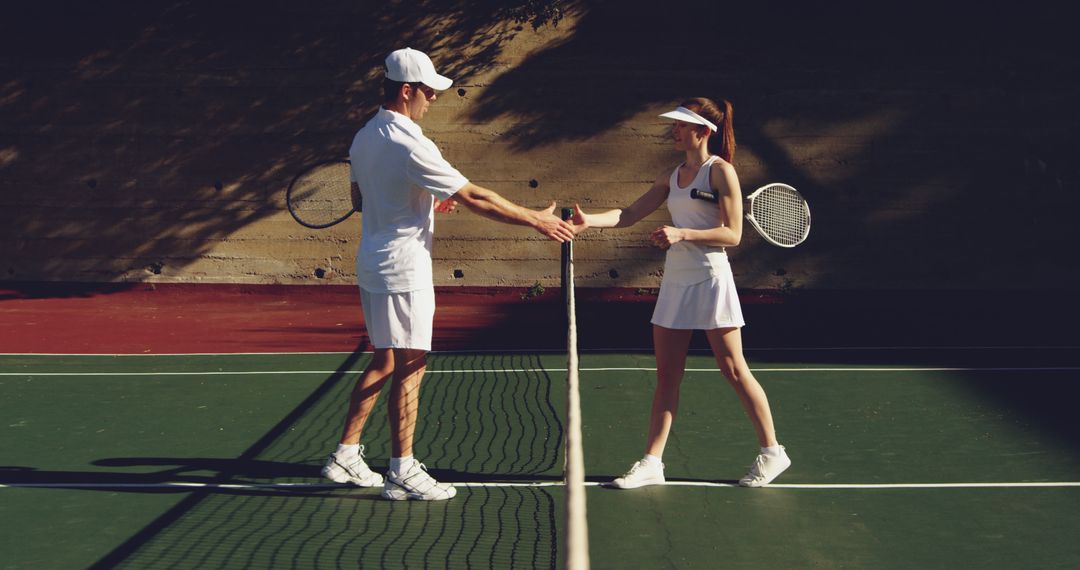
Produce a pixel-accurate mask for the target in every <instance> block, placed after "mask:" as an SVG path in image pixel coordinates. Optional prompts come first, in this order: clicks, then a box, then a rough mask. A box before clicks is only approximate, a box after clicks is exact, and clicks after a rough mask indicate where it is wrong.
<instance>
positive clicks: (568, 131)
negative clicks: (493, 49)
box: [472, 1, 1080, 289]
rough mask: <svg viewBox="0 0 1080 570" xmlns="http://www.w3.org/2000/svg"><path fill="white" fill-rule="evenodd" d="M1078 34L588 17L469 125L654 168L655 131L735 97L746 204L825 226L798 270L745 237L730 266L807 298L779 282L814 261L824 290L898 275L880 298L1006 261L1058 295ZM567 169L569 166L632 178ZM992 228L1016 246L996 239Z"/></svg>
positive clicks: (633, 6)
mask: <svg viewBox="0 0 1080 570" xmlns="http://www.w3.org/2000/svg"><path fill="white" fill-rule="evenodd" d="M1067 26H1068V24H1067V23H1066V21H1065V20H1063V19H1061V17H1060V13H1059V9H1058V8H1056V7H1055V6H1054V5H1053V4H1050V3H1046V4H1045V5H1043V3H1038V2H1036V3H1034V4H1027V5H1025V6H1024V7H1022V8H1020V9H1017V8H1016V7H1015V6H1011V7H1009V5H1006V4H1004V3H990V4H986V3H976V2H970V1H963V2H950V3H940V2H938V3H930V2H924V1H916V2H904V3H896V4H881V3H866V2H850V1H840V2H829V3H824V4H822V3H772V2H770V3H753V2H744V3H723V2H711V1H691V2H683V3H679V5H678V7H677V8H675V7H671V8H670V9H660V8H656V7H654V6H646V5H645V4H643V3H641V4H639V3H626V2H584V3H582V4H581V17H580V19H579V20H578V22H577V24H576V27H575V28H574V30H573V33H572V34H571V35H569V36H568V37H567V38H566V39H565V40H564V41H562V42H560V43H558V44H557V45H553V46H549V47H546V48H544V49H542V50H539V51H538V52H536V53H534V54H532V55H531V56H530V57H528V58H527V59H526V60H525V61H524V62H522V64H520V65H518V66H515V67H514V68H513V69H511V70H509V71H507V72H506V73H504V74H502V75H500V76H499V77H498V78H497V79H496V80H495V81H493V83H492V84H491V85H489V86H487V87H486V88H485V89H484V90H483V91H482V93H481V94H480V95H479V98H478V100H477V104H476V105H474V106H473V107H472V109H473V112H472V119H474V120H476V121H479V122H486V121H493V120H499V119H503V120H507V121H509V122H511V123H512V124H513V127H511V128H509V129H508V130H507V131H506V133H505V135H504V136H505V138H506V139H507V141H508V142H509V144H510V145H512V146H513V147H514V148H516V149H518V150H520V151H530V150H533V149H536V148H540V147H545V146H551V145H558V144H563V143H567V142H578V141H590V140H595V138H596V137H598V136H600V135H603V134H604V133H606V132H609V131H610V130H611V129H612V128H613V127H615V126H618V125H624V126H625V125H629V126H630V127H631V128H624V129H623V130H621V131H618V132H619V133H622V134H623V135H625V139H627V140H628V141H640V142H641V149H642V152H643V153H644V152H650V151H651V150H652V149H651V148H650V147H649V144H650V143H652V144H654V145H657V146H654V147H653V148H662V143H660V140H662V139H663V137H664V136H665V135H666V121H664V120H662V119H659V118H655V115H654V114H653V113H652V112H656V113H658V112H661V111H663V110H666V109H668V108H670V107H671V106H673V105H675V104H677V102H678V101H680V100H681V99H683V98H686V97H691V96H697V95H705V96H709V97H726V98H728V99H730V100H731V101H733V102H734V104H735V130H736V134H737V139H738V144H739V148H740V149H741V152H740V153H739V154H737V155H736V158H735V163H736V166H737V167H738V168H739V169H740V173H741V176H742V183H743V188H744V190H745V191H750V190H753V189H754V188H756V187H757V186H758V185H760V184H764V183H766V182H773V181H785V182H788V183H791V184H793V185H795V186H796V187H797V188H799V189H800V190H801V191H802V192H803V193H804V194H805V195H806V196H807V197H808V199H809V200H810V201H811V205H812V207H813V209H814V229H813V231H812V232H811V236H810V240H809V241H808V242H807V243H806V244H805V245H804V246H802V247H801V248H800V249H799V250H797V254H793V253H792V252H791V251H787V250H779V249H776V248H771V247H768V246H765V247H758V246H761V245H762V244H763V242H761V241H760V240H758V239H756V238H757V236H755V235H754V234H753V232H750V231H747V232H746V234H745V235H746V236H747V237H748V238H749V239H748V240H746V241H747V242H748V243H744V246H743V247H741V248H738V249H736V250H735V251H734V252H733V255H734V256H735V257H734V258H733V261H734V262H735V263H736V268H737V269H739V268H741V269H742V270H743V272H744V273H747V274H751V275H772V276H773V277H774V279H773V281H772V284H771V287H775V288H780V289H784V288H790V287H794V288H798V287H801V286H806V285H811V286H812V285H814V281H813V279H814V275H810V280H809V281H805V280H804V281H799V279H801V278H802V277H794V276H791V275H786V270H785V267H787V266H788V264H790V263H796V260H821V261H819V262H817V264H816V265H813V266H812V268H811V269H812V271H814V272H816V274H817V275H818V276H820V275H824V274H826V273H827V272H829V271H830V270H831V268H837V267H840V268H844V271H848V272H850V271H852V270H851V269H850V268H851V267H864V268H866V270H867V271H880V270H882V269H884V270H885V271H889V269H888V268H884V267H877V266H876V265H880V260H881V259H883V258H891V259H894V260H895V264H894V265H893V267H894V268H895V271H896V275H895V279H894V276H892V275H890V276H889V277H886V278H881V277H879V276H877V277H873V278H870V279H868V281H869V282H875V283H881V282H889V281H890V280H892V282H893V283H895V285H894V286H895V287H898V288H906V287H912V286H916V287H917V286H920V285H919V284H921V286H922V287H925V286H926V283H933V282H936V281H937V280H941V281H942V282H945V283H950V282H951V283H957V282H964V281H969V282H974V283H984V282H986V283H993V280H994V279H995V277H996V276H997V275H999V274H1000V273H999V271H1000V269H999V266H998V264H997V263H996V260H997V259H1008V258H1017V259H1019V260H1022V261H1023V262H1024V263H1025V264H1026V266H1025V267H1023V268H1018V270H1019V271H1024V270H1028V271H1030V272H1031V274H1036V273H1037V272H1041V271H1043V270H1045V271H1047V274H1052V275H1053V278H1052V279H1051V280H1050V281H1048V282H1047V283H1046V286H1048V287H1052V288H1057V287H1061V286H1068V287H1080V271H1078V270H1077V269H1076V264H1067V263H1064V262H1063V257H1064V256H1066V255H1068V253H1067V252H1066V251H1065V250H1064V248H1063V247H1062V246H1061V245H1060V244H1061V243H1065V242H1067V241H1068V239H1067V238H1068V235H1067V234H1068V232H1069V230H1068V229H1067V228H1069V227H1071V223H1070V222H1069V221H1068V219H1067V216H1068V214H1067V212H1070V211H1073V210H1075V207H1077V206H1080V168H1078V167H1077V165H1076V164H1075V161H1072V160H1070V159H1069V158H1068V157H1069V156H1070V155H1074V154H1075V153H1076V152H1077V151H1078V150H1080V137H1077V136H1076V135H1075V133H1076V132H1077V129H1078V127H1080V116H1078V114H1077V113H1076V112H1075V111H1074V109H1073V103H1072V102H1070V100H1074V99H1075V97H1076V96H1077V95H1078V92H1080V81H1077V77H1080V74H1078V71H1080V64H1078V63H1077V61H1076V60H1074V59H1072V58H1071V57H1070V56H1067V55H1066V54H1067V53H1069V51H1068V49H1067V47H1068V46H1067V43H1068V40H1066V39H1065V38H1067V37H1069V34H1068V33H1067V30H1066V27H1067ZM647 111H648V112H650V113H649V114H646V115H644V117H642V114H643V113H645V112H647ZM646 121H647V122H646ZM604 148H609V147H603V146H601V147H599V150H597V151H596V152H598V153H603V152H605V151H604V150H603V149H604ZM747 151H749V152H747ZM576 152H577V154H576V155H575V156H574V157H569V156H568V157H567V160H568V161H579V160H586V161H588V160H594V161H595V162H596V163H598V164H610V165H611V167H617V168H624V169H635V168H640V165H638V164H635V162H634V161H626V160H625V158H626V157H625V156H609V157H606V158H605V157H602V156H601V157H598V158H595V159H594V157H592V156H590V155H589V154H588V152H582V151H581V149H580V148H578V149H577V150H576ZM582 157H584V158H582ZM678 160H679V157H678V156H677V153H674V152H672V153H671V164H672V165H673V164H674V163H675V162H677V161H678ZM656 174H657V173H653V172H646V173H643V176H646V177H652V176H655V175H656ZM644 189H645V188H644V187H643V188H641V189H640V190H642V191H643V190H644ZM636 195H637V194H633V196H636ZM630 199H632V197H631V198H628V201H629V200H630ZM990 220H995V221H1002V220H1010V222H1013V223H1015V224H1016V225H1015V226H1014V229H1016V230H1017V231H1018V233H1019V234H1022V235H1023V236H1024V237H1023V239H1019V240H1008V239H1006V240H1000V239H994V238H989V237H988V236H987V233H986V232H987V229H988V228H987V223H988V221H990ZM988 241H992V242H993V243H994V245H993V247H992V248H991V247H988V245H987V242H988ZM1002 241H1004V242H1006V243H1000V242H1002ZM747 246H749V247H747ZM991 252H992V253H991ZM825 260H827V261H825ZM650 261H654V260H651V259H650ZM629 263H630V262H629V261H627V262H624V265H626V264H629ZM804 263H810V264H812V263H814V262H812V261H811V262H805V261H804ZM823 280H824V279H823ZM824 281H827V280H824ZM1032 282H1034V280H1032ZM912 284H915V285H912ZM819 286H820V285H819ZM836 286H837V285H836V284H835V283H834V284H832V285H831V287H836ZM860 286H863V285H862V284H860V283H857V282H851V283H849V284H847V285H846V287H855V288H858V287H860ZM879 287H880V285H879Z"/></svg>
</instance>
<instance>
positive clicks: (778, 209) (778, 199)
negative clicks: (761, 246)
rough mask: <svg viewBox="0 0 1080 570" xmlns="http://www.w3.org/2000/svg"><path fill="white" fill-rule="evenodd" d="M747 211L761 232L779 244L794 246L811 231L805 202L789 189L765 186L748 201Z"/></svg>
mask: <svg viewBox="0 0 1080 570" xmlns="http://www.w3.org/2000/svg"><path fill="white" fill-rule="evenodd" d="M750 214H751V215H752V216H753V217H754V220H755V221H756V222H757V224H758V227H759V228H761V231H762V232H763V233H765V234H766V235H767V236H768V237H769V238H771V239H773V240H775V241H776V242H777V243H778V244H779V245H796V244H798V243H800V242H802V241H803V240H804V239H806V234H807V233H808V232H809V231H810V213H809V211H808V208H807V207H806V201H805V200H803V198H802V196H800V195H799V194H798V193H797V192H795V191H794V190H791V189H788V188H784V187H780V186H775V187H771V188H767V189H766V190H765V191H764V192H762V193H761V194H759V195H758V196H757V197H755V198H754V200H753V201H752V202H751V204H750Z"/></svg>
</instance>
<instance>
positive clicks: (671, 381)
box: [574, 97, 791, 489]
mask: <svg viewBox="0 0 1080 570" xmlns="http://www.w3.org/2000/svg"><path fill="white" fill-rule="evenodd" d="M731 115H732V108H731V103H729V102H728V101H722V106H718V105H717V104H716V103H714V102H712V101H711V100H709V99H705V98H703V97H699V98H695V99H690V100H688V101H685V102H683V103H682V105H681V106H679V108H677V109H675V110H674V111H671V112H668V113H664V114H663V115H660V116H661V117H665V118H670V119H674V120H675V122H674V124H673V125H672V127H671V138H672V139H673V141H674V144H675V150H679V151H682V152H684V153H685V155H686V159H685V161H684V162H683V163H682V164H680V165H679V166H677V167H676V168H675V170H674V171H672V172H671V173H670V174H669V173H667V172H664V173H663V174H661V175H660V177H659V178H657V179H656V182H655V183H653V185H652V188H650V189H649V190H648V191H647V192H645V193H644V194H643V195H642V196H641V197H640V198H638V199H637V200H636V201H635V202H634V203H633V204H631V205H630V206H629V207H627V208H624V209H622V210H610V211H607V212H603V213H599V214H586V213H584V212H582V211H581V208H580V207H575V213H574V225H575V229H576V231H578V232H580V231H583V230H585V229H587V228H590V227H592V228H611V227H615V228H622V227H627V226H631V225H633V224H635V223H637V222H638V221H639V220H641V219H642V218H644V217H645V216H647V215H648V214H650V213H651V212H653V211H654V210H656V209H657V208H659V207H660V205H661V204H663V203H664V201H665V200H667V203H668V210H669V211H670V213H671V218H672V223H673V225H671V226H663V227H660V228H657V229H656V231H654V232H653V233H652V235H651V238H652V241H653V243H655V244H656V245H657V246H658V247H660V248H663V249H665V250H667V254H666V259H665V262H664V277H663V282H662V283H661V286H660V295H659V297H658V298H657V301H656V308H655V310H654V312H653V317H652V324H653V345H654V347H655V351H656V392H655V393H654V394H653V403H652V416H651V419H650V421H649V435H648V440H647V441H646V445H645V457H644V458H642V459H641V460H640V461H638V462H636V463H634V465H633V466H632V467H631V468H630V471H628V472H627V473H626V474H625V475H623V476H622V477H619V478H618V479H615V480H614V481H613V482H612V483H611V486H613V487H616V488H619V489H633V488H636V487H642V486H645V485H655V484H659V483H663V482H664V464H663V463H662V461H661V458H662V457H663V454H664V446H665V444H666V443H667V439H668V434H669V433H670V432H671V425H672V423H673V422H674V420H675V414H676V412H677V411H678V408H679V385H680V383H681V382H682V377H683V372H684V370H685V368H686V354H687V351H688V350H689V347H690V337H691V335H692V334H693V331H694V330H695V329H700V330H704V331H705V336H706V338H708V341H709V346H710V347H711V348H712V352H713V354H714V355H715V357H716V363H717V364H718V365H719V367H720V371H721V372H722V373H723V375H724V377H726V378H727V380H728V382H729V383H730V384H731V386H732V387H733V388H734V389H735V393H736V394H738V396H739V400H740V402H742V406H743V408H744V409H745V410H746V413H747V415H749V417H750V421H751V422H752V423H753V424H754V430H755V431H756V432H757V437H758V442H759V444H760V445H761V453H760V455H758V457H757V459H756V460H755V461H754V464H753V465H752V466H751V467H750V472H749V473H747V474H746V476H745V477H743V478H742V479H741V480H740V481H739V484H740V485H742V486H744V487H761V486H764V485H767V484H769V483H770V482H771V481H772V480H773V479H775V478H776V477H777V476H778V475H780V473H782V472H783V471H784V470H785V469H787V468H788V466H790V465H791V460H790V459H789V458H788V456H787V453H786V452H785V450H784V447H783V446H782V445H780V444H779V443H778V442H777V441H776V432H775V430H774V429H773V420H772V413H771V412H770V410H769V401H768V399H767V398H766V397H765V391H764V390H762V388H761V385H760V384H758V382H757V380H756V379H755V378H754V375H753V374H751V372H750V368H749V367H748V366H747V364H746V359H745V357H744V356H743V351H742V334H741V332H740V327H742V326H743V324H744V322H743V317H742V309H741V307H740V305H739V297H738V295H737V293H736V291H735V281H734V278H733V276H732V272H731V266H730V265H729V263H728V259H727V254H726V253H725V251H724V248H725V247H733V246H736V245H739V240H740V238H741V235H742V219H743V213H742V204H743V198H742V194H741V192H740V189H739V179H738V177H737V176H736V174H735V168H734V167H733V166H732V165H731V161H732V158H733V156H734V154H735V134H734V132H733V131H732V121H731ZM693 190H699V191H710V192H711V193H713V194H715V195H716V196H717V197H718V198H719V200H718V202H713V201H709V200H704V199H698V198H695V197H692V191H693ZM695 194H696V193H695Z"/></svg>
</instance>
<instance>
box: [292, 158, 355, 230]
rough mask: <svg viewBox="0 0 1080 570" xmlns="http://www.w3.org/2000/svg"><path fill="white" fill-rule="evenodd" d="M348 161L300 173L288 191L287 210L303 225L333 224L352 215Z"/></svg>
mask: <svg viewBox="0 0 1080 570" xmlns="http://www.w3.org/2000/svg"><path fill="white" fill-rule="evenodd" d="M349 169H350V167H349V163H348V162H333V163H328V164H322V165H319V166H316V167H314V168H312V169H311V170H308V171H307V172H305V173H303V174H301V175H300V176H299V177H297V179H296V180H295V181H294V182H293V184H292V187H291V188H290V190H289V196H288V199H289V210H290V211H292V213H293V214H294V215H295V216H296V217H297V218H298V219H300V220H302V221H303V222H304V223H307V224H311V225H322V224H332V223H334V222H336V221H339V220H341V219H342V218H345V217H347V216H348V215H349V214H351V213H352V210H353V203H352V175H351V173H350V170H349Z"/></svg>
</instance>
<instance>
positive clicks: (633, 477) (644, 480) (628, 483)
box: [611, 459, 664, 489]
mask: <svg viewBox="0 0 1080 570" xmlns="http://www.w3.org/2000/svg"><path fill="white" fill-rule="evenodd" d="M663 483H664V464H663V463H655V464H653V463H650V462H648V461H645V460H644V459H642V460H640V461H638V462H637V463H634V465H633V466H632V467H630V470H629V471H627V472H626V475H623V476H622V477H619V478H618V479H616V480H614V481H612V482H611V486H612V487H615V488H616V489H637V488H638V487H644V486H646V485H662V484H663Z"/></svg>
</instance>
